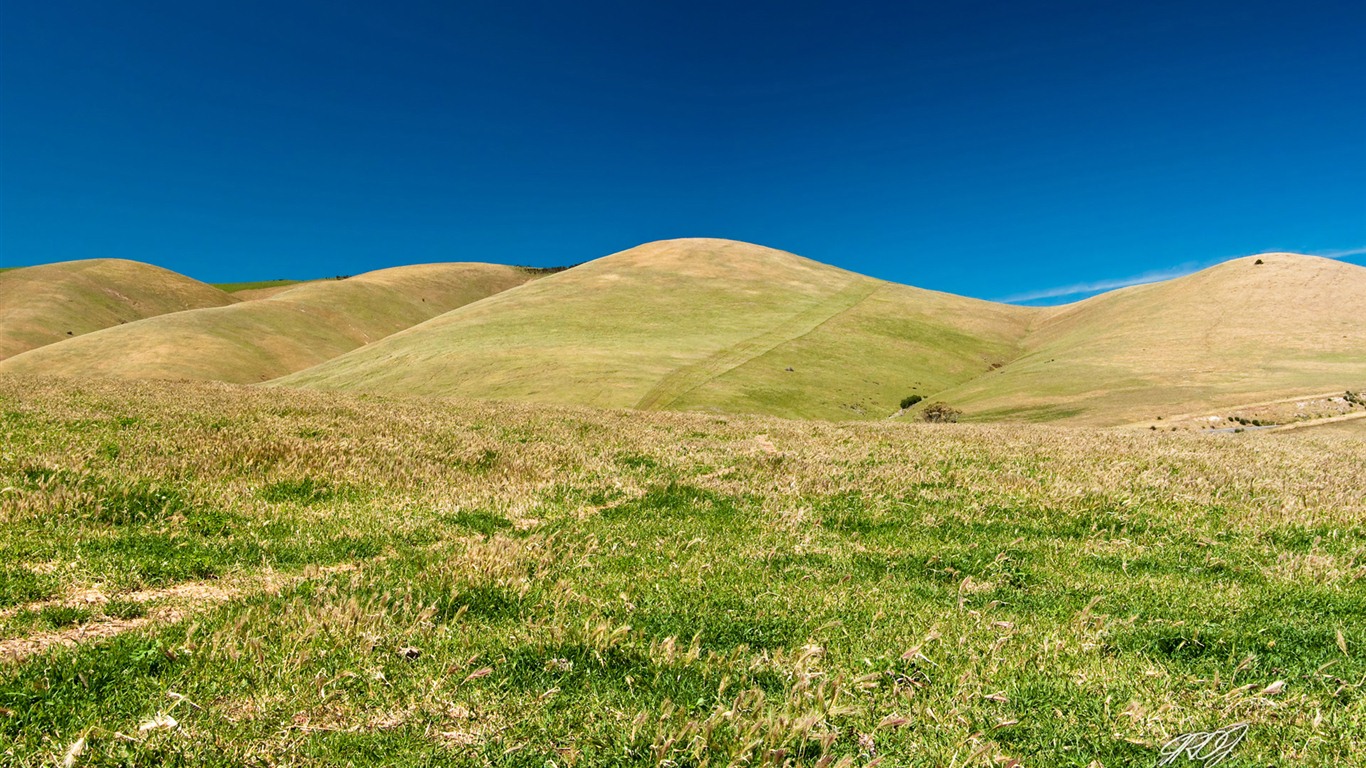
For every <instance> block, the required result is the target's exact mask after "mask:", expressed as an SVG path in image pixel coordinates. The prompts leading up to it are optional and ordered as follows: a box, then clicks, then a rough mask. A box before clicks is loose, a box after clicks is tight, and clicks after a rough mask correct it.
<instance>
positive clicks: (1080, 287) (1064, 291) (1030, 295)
mask: <svg viewBox="0 0 1366 768" xmlns="http://www.w3.org/2000/svg"><path fill="white" fill-rule="evenodd" d="M1199 269H1202V265H1200V264H1194V263H1190V264H1182V265H1181V266H1178V267H1171V268H1168V269H1161V270H1156V271H1153V272H1144V273H1143V274H1141V275H1134V276H1133V277H1120V278H1115V279H1112V280H1096V281H1094V282H1090V283H1073V284H1072V285H1061V286H1058V287H1056V288H1044V289H1042V290H1038V291H1026V292H1024V293H1016V294H1013V295H1011V296H1005V297H1003V298H999V299H997V301H1001V302H1005V303H1007V304H1023V303H1025V302H1030V301H1043V300H1044V299H1066V298H1071V297H1073V296H1085V295H1089V294H1093V293H1100V292H1101V291H1113V290H1116V289H1118V288H1128V287H1129V286H1132V285H1144V284H1147V283H1156V282H1160V281H1162V280H1171V279H1172V278H1174V277H1181V276H1182V275H1189V274H1190V273H1192V272H1195V271H1197V270H1199Z"/></svg>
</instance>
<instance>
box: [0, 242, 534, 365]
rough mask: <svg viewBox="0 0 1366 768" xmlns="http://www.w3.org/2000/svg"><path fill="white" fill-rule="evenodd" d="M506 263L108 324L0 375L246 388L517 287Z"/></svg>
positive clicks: (361, 278)
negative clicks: (220, 384) (225, 384)
mask: <svg viewBox="0 0 1366 768" xmlns="http://www.w3.org/2000/svg"><path fill="white" fill-rule="evenodd" d="M530 278H531V275H530V274H528V273H527V272H525V271H523V270H521V269H518V268H516V267H507V266H502V265H495V264H469V263H453V264H422V265H414V266H407V267H395V268H392V269H383V270H379V271H376V272H370V273H366V274H363V275H358V276H356V277H351V278H347V279H345V280H321V281H316V282H309V283H303V284H300V285H297V286H294V287H291V288H288V289H287V290H283V291H281V292H279V293H276V294H274V295H272V296H269V297H267V298H260V299H255V300H250V301H243V302H240V303H236V304H232V305H230V306H223V307H213V308H208V309H197V310H192V311H186V312H176V313H174V314H166V315H161V316H158V317H153V318H149V319H146V320H142V321H139V322H135V323H128V324H127V325H120V326H118V327H112V328H108V329H106V330H103V331H99V332H96V333H91V334H89V335H86V336H82V337H80V338H73V339H70V340H67V341H64V342H62V343H60V344H55V345H51V346H47V347H43V348H41V349H35V350H33V351H30V352H28V353H26V354H22V355H19V356H16V357H13V358H10V359H9V360H5V361H3V362H0V372H4V373H29V374H49V375H62V376H116V377H125V378H188V379H209V380H215V381H226V382H233V383H256V382H261V381H265V380H267V379H272V378H275V377H278V376H283V375H285V374H287V373H291V372H293V371H297V370H299V369H302V368H307V367H309V366H311V365H316V364H318V363H320V362H323V361H325V360H328V359H330V358H333V357H335V356H337V355H340V354H342V353H343V352H347V351H349V350H352V349H355V348H356V347H359V346H362V345H364V344H368V343H370V342H372V341H375V340H377V339H380V338H382V337H384V336H387V335H389V334H391V333H393V332H395V331H398V330H401V329H403V328H407V327H409V326H411V325H414V324H416V323H420V322H422V321H424V320H427V319H430V318H432V317H435V316H437V315H440V314H442V313H443V312H446V311H448V310H451V309H454V308H455V307H459V306H461V305H464V304H467V303H469V302H472V301H476V300H478V299H482V298H484V297H485V296H488V295H490V294H493V293H497V292H499V291H502V290H506V289H508V288H511V287H513V286H516V285H520V284H521V283H523V282H525V281H527V280H528V279H530Z"/></svg>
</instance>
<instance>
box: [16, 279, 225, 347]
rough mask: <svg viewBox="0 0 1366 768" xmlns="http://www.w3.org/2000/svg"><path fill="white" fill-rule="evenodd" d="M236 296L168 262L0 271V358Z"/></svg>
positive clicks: (223, 303) (208, 304) (219, 303)
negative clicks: (171, 268) (166, 265)
mask: <svg viewBox="0 0 1366 768" xmlns="http://www.w3.org/2000/svg"><path fill="white" fill-rule="evenodd" d="M234 301H236V299H234V298H233V297H231V296H229V295H228V294H226V293H224V292H223V291H220V290H218V289H217V288H214V287H213V286H210V285H205V284H204V283H201V282H198V281H196V280H192V279H190V278H188V277H185V276H184V275H178V274H176V273H174V272H171V271H169V270H165V269H161V268H160V267H154V266H152V265H150V264H142V263H139V262H136V261H125V260H123V259H87V260H84V261H65V262H61V263H57V264H44V265H41V266H36V267H24V268H21V269H13V270H6V271H4V272H0V361H2V360H5V359H6V358H10V357H13V356H15V355H17V354H20V353H22V352H26V351H28V350H30V349H35V348H37V347H41V346H43V345H46V344H52V343H53V342H58V341H64V340H66V339H68V338H71V337H74V336H81V335H83V334H87V333H90V332H91V331H98V330H100V329H101V328H109V327H111V326H115V325H119V324H121V323H131V322H133V321H135V320H141V319H143V318H147V317H154V316H157V315H162V314H166V313H168V312H180V311H182V310H186V309H199V308H201V307H221V306H225V305H228V304H232V303H233V302H234Z"/></svg>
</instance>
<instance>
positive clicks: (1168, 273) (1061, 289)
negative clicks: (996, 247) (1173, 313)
mask: <svg viewBox="0 0 1366 768" xmlns="http://www.w3.org/2000/svg"><path fill="white" fill-rule="evenodd" d="M1265 252H1266V251H1259V253H1265ZM1308 253H1309V254H1310V255H1312V256H1320V257H1322V258H1325V259H1350V258H1352V257H1354V256H1366V245H1364V246H1360V247H1357V248H1342V249H1339V250H1335V251H1317V252H1314V251H1309V252H1308ZM1255 255H1256V254H1252V253H1248V254H1243V256H1255ZM1236 258H1242V256H1230V257H1228V258H1227V259H1216V260H1214V261H1205V262H1195V261H1188V262H1186V263H1185V264H1180V265H1178V266H1175V267H1168V268H1166V269H1159V270H1154V271H1151V272H1144V273H1143V274H1141V275H1134V276H1132V277H1119V278H1114V279H1110V280H1096V281H1093V282H1089V283H1073V284H1072V285H1061V286H1058V287H1056V288H1043V289H1041V290H1037V291H1025V292H1023V293H1016V294H1012V295H1010V296H1005V297H1002V298H999V299H996V301H1000V302H1003V303H1006V304H1028V303H1031V302H1044V303H1062V302H1061V301H1057V300H1058V299H1063V300H1069V301H1071V300H1077V299H1083V298H1086V297H1087V296H1092V295H1094V294H1097V293H1102V292H1104V291H1114V290H1118V289H1120V288H1128V287H1130V286H1134V285H1146V284H1148V283H1157V282H1161V281H1163V280H1171V279H1173V278H1177V277H1184V276H1186V275H1189V274H1190V273H1192V272H1198V271H1200V270H1202V269H1205V268H1207V267H1212V266H1214V265H1215V264H1220V263H1223V262H1225V261H1228V260H1229V259H1236Z"/></svg>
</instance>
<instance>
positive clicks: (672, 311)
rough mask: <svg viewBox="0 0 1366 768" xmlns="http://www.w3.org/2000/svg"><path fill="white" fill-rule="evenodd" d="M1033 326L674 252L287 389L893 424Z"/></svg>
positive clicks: (348, 358) (468, 318) (1003, 312)
mask: <svg viewBox="0 0 1366 768" xmlns="http://www.w3.org/2000/svg"><path fill="white" fill-rule="evenodd" d="M1038 312H1039V310H1034V309H1029V308H1022V307H1012V306H1005V305H999V304H991V303H988V302H983V301H977V300H974V299H966V298H961V297H956V296H950V295H947V294H941V293H934V292H931V291H924V290H920V289H916V288H911V287H907V286H901V285H895V284H891V283H886V282H883V281H880V280H874V279H872V278H868V277H864V276H862V275H857V274H854V273H852V272H847V271H845V270H842V269H838V268H835V267H831V266H829V265H825V264H821V263H819V262H815V261H811V260H809V259H804V258H801V257H798V256H794V255H792V254H790V253H785V252H782V251H777V250H774V249H771V248H764V247H761V246H756V245H750V244H746V243H739V242H733V241H727V240H708V239H685V240H669V241H663V242H657V243H649V244H646V245H642V246H640V247H637V248H632V249H630V250H627V251H623V252H621V253H617V254H614V255H611V256H607V257H605V258H602V259H598V260H596V261H593V262H589V263H587V264H584V265H581V266H578V267H575V268H573V269H571V270H568V271H565V272H561V273H558V274H555V275H551V276H549V277H546V278H543V279H540V280H537V281H536V282H534V283H529V284H527V285H523V286H521V287H518V288H515V289H513V290H510V291H507V292H505V293H502V294H499V295H497V296H494V297H491V298H489V299H486V300H484V301H481V302H478V303H475V304H471V305H469V306H465V307H462V308H460V309H458V310H455V311H453V312H449V313H447V314H445V315H443V316H441V317H439V318H436V319H434V320H431V321H429V322H426V323H423V324H421V325H418V326H415V327H413V328H410V329H408V330H407V331H404V332H402V333H398V334H395V335H394V336H392V337H390V338H388V339H385V340H384V341H382V342H379V343H376V344H372V345H369V346H367V347H366V348H364V349H359V350H356V351H355V352H352V353H349V354H346V355H343V356H341V357H339V358H337V359H335V360H330V361H328V362H327V363H324V364H321V365H319V366H317V367H314V368H311V369H308V370H306V371H301V372H300V373H298V374H295V375H292V376H288V377H285V378H283V379H280V380H278V381H276V382H274V383H275V384H278V385H283V386H306V387H320V388H328V389H356V390H367V391H379V392H388V393H397V394H418V395H462V396H470V397H481V398H493V399H513V400H529V401H534V402H554V403H577V404H588V405H596V406H606V407H637V408H647V409H656V408H668V409H675V410H716V411H727V412H734V411H745V412H758V413H769V414H776V415H783V416H801V417H818V418H858V417H871V416H888V415H891V414H892V413H894V412H895V411H896V410H897V403H898V401H899V400H900V399H901V397H902V396H904V395H906V394H908V393H910V392H911V391H915V390H918V391H921V392H931V391H935V390H939V389H944V388H947V387H949V386H952V385H954V384H957V383H961V382H964V381H966V380H968V379H970V378H972V377H973V376H976V375H978V374H980V373H981V372H982V371H984V370H987V369H988V368H989V366H990V365H991V364H992V363H993V362H996V361H999V360H1004V359H1009V358H1010V357H1011V356H1013V354H1014V351H1015V347H1016V345H1017V344H1018V343H1019V341H1020V340H1021V338H1022V337H1023V334H1024V332H1025V329H1026V326H1027V323H1028V321H1029V319H1030V318H1032V317H1034V316H1035V315H1036V314H1037V313H1038ZM788 369H791V370H788Z"/></svg>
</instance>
